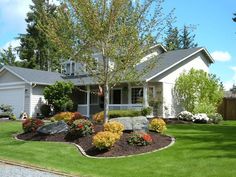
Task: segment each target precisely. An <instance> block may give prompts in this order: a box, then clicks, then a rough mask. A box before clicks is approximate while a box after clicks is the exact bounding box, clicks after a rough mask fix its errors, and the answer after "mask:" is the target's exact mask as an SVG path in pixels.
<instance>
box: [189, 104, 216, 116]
mask: <svg viewBox="0 0 236 177" xmlns="http://www.w3.org/2000/svg"><path fill="white" fill-rule="evenodd" d="M216 108H217V107H216V106H214V105H213V104H211V103H208V102H201V103H199V104H198V105H196V106H195V108H194V110H193V113H194V114H198V113H206V114H212V113H214V112H216Z"/></svg>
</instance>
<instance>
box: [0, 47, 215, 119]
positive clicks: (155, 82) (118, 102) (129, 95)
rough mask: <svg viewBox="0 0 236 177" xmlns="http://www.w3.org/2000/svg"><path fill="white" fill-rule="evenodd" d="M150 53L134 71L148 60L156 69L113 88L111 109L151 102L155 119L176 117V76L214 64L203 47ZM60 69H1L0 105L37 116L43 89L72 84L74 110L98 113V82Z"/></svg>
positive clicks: (68, 66)
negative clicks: (156, 103)
mask: <svg viewBox="0 0 236 177" xmlns="http://www.w3.org/2000/svg"><path fill="white" fill-rule="evenodd" d="M150 51H151V52H150V53H149V54H148V55H147V56H146V57H144V58H143V59H142V60H141V62H140V63H139V64H138V65H137V66H136V68H137V70H139V71H140V70H142V69H143V68H144V66H145V65H147V64H148V62H150V60H156V65H155V67H153V68H152V69H151V70H150V71H148V72H147V73H146V74H145V75H143V76H142V77H141V78H139V80H137V82H133V83H127V82H121V83H120V84H119V85H117V86H116V87H114V88H112V89H111V91H110V104H109V108H110V109H111V110H113V109H141V108H142V107H147V106H148V105H149V102H150V99H153V100H155V101H157V102H158V103H159V106H158V108H157V110H156V114H157V115H158V116H162V117H166V118H167V117H168V118H171V117H175V116H176V114H177V113H179V112H180V111H181V107H180V106H179V105H178V103H177V102H176V101H175V98H174V94H173V87H174V84H175V81H176V79H177V78H178V76H179V75H180V74H181V73H182V72H184V71H189V70H190V69H191V68H194V69H202V70H204V71H206V72H208V68H209V66H210V64H212V63H213V62H214V61H213V59H212V57H211V56H210V54H209V53H208V51H207V50H206V49H205V48H191V49H181V50H175V51H166V49H165V48H164V47H163V46H162V45H156V46H154V47H153V48H152V49H151V50H150ZM150 56H151V57H150ZM95 57H98V58H99V56H95ZM62 68H63V70H64V72H63V74H60V73H55V72H47V71H39V70H32V69H25V68H18V67H12V66H4V67H3V68H1V70H0V104H3V103H4V104H10V105H12V106H13V107H14V113H15V114H16V115H17V116H19V115H20V114H21V112H23V111H25V112H27V113H28V114H29V115H30V116H35V115H36V114H37V113H40V110H39V108H40V105H41V104H42V103H43V102H44V101H45V100H44V97H43V94H42V93H43V88H44V87H45V86H47V85H51V84H53V83H55V82H56V81H71V82H73V83H74V84H75V86H76V87H77V89H76V90H75V91H74V93H73V96H72V99H73V102H74V105H75V109H76V110H77V111H79V112H81V113H82V114H84V115H87V116H90V115H92V114H94V113H96V112H99V111H101V110H102V109H103V101H104V100H103V97H101V96H98V94H96V93H97V92H98V89H99V83H97V82H95V81H94V79H93V78H92V77H91V76H89V75H88V74H86V70H83V71H79V72H76V71H78V69H79V68H82V65H81V64H80V63H75V62H74V61H67V62H64V63H63V64H62Z"/></svg>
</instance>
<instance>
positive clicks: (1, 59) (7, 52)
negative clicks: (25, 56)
mask: <svg viewBox="0 0 236 177" xmlns="http://www.w3.org/2000/svg"><path fill="white" fill-rule="evenodd" d="M0 64H3V65H11V66H14V65H16V56H15V54H14V50H13V48H12V46H11V45H10V46H9V47H8V48H7V49H3V51H1V52H0Z"/></svg>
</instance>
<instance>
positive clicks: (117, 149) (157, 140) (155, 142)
mask: <svg viewBox="0 0 236 177" xmlns="http://www.w3.org/2000/svg"><path fill="white" fill-rule="evenodd" d="M103 130H104V128H103V126H102V125H95V126H94V134H92V135H87V136H84V137H79V138H77V139H70V138H68V137H67V135H66V134H65V133H60V134H54V135H40V134H37V133H35V132H30V133H23V134H20V135H18V136H17V137H18V138H19V139H23V140H30V141H56V142H73V143H76V144H78V145H80V146H81V147H82V148H83V149H84V151H85V152H86V154H87V155H90V156H96V157H116V156H126V155H133V154H140V153H146V152H150V151H154V150H157V149H160V148H162V147H166V146H167V145H169V144H170V143H171V142H172V138H171V137H169V136H166V135H162V134H160V133H157V132H149V135H148V137H147V136H145V138H148V140H150V139H152V140H151V141H149V142H151V143H147V144H146V145H145V146H139V145H130V144H129V143H128V139H129V138H130V136H131V135H132V132H123V134H122V135H121V136H120V139H119V140H117V141H116V142H115V144H114V145H113V144H112V146H111V148H109V149H106V148H104V149H103V148H102V149H99V148H96V147H95V146H94V145H93V137H94V135H95V134H97V133H98V132H101V131H103Z"/></svg>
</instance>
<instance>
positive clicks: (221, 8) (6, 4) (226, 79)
mask: <svg viewBox="0 0 236 177" xmlns="http://www.w3.org/2000/svg"><path fill="white" fill-rule="evenodd" d="M54 1H55V0H54ZM29 4H32V2H31V0H0V49H3V48H7V47H8V46H9V44H11V45H12V46H13V47H15V46H17V45H19V41H18V40H16V38H17V37H18V36H19V34H22V33H25V31H26V22H25V18H26V14H27V12H28V11H29ZM172 9H175V11H174V14H175V16H176V23H175V24H174V25H176V26H177V27H179V28H182V27H183V25H195V26H196V29H195V30H194V32H193V33H194V34H195V35H196V37H195V42H197V43H198V46H199V47H205V48H206V49H207V50H208V51H209V53H210V54H211V55H212V57H213V58H214V60H215V63H214V64H212V65H211V66H210V72H211V73H213V74H216V75H217V77H219V78H220V80H221V81H222V82H223V84H224V86H225V89H226V90H228V89H230V88H231V87H232V85H233V84H236V23H234V22H233V21H232V17H233V13H236V0H215V1H213V0H165V2H164V4H163V10H164V12H166V13H168V12H170V11H171V10H172Z"/></svg>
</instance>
